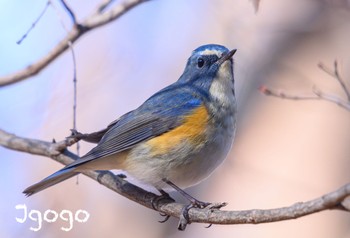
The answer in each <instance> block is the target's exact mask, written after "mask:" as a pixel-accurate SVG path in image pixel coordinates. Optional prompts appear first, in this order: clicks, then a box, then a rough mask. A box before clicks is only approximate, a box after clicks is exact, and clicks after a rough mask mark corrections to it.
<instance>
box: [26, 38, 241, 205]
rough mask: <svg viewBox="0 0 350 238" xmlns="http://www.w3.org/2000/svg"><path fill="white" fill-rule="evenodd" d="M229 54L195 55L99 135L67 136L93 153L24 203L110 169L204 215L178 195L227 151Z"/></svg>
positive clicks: (205, 48) (212, 50) (216, 49)
mask: <svg viewBox="0 0 350 238" xmlns="http://www.w3.org/2000/svg"><path fill="white" fill-rule="evenodd" d="M235 52H236V49H233V50H228V48H226V47H225V46H222V45H218V44H207V45H202V46H200V47H198V48H196V49H195V50H194V51H193V52H192V54H191V56H190V57H189V58H188V60H187V64H186V66H185V70H184V72H183V73H182V75H181V76H180V78H179V79H178V80H177V81H175V82H174V83H172V84H170V85H169V86H167V87H165V88H163V89H161V90H160V91H158V92H157V93H155V94H154V95H153V96H151V97H150V98H149V99H147V100H146V101H145V102H144V103H143V104H141V105H140V106H139V107H138V108H136V109H135V110H132V111H130V112H128V113H126V114H124V115H123V116H121V117H119V118H118V119H117V120H115V121H113V122H112V123H110V124H109V125H108V126H107V127H106V128H105V129H102V130H100V131H97V132H93V133H86V134H83V133H80V132H77V131H75V133H73V135H72V136H73V137H75V138H77V139H82V140H85V141H87V142H93V143H97V145H96V146H95V147H94V148H92V149H91V150H90V151H89V152H88V153H87V154H85V155H84V156H82V157H81V158H79V159H77V160H76V161H74V162H72V163H71V164H69V165H67V166H65V167H64V168H62V169H60V170H58V171H57V172H55V173H53V174H52V175H50V176H48V177H46V178H44V179H43V180H42V181H40V182H38V183H36V184H34V185H32V186H30V187H28V188H27V189H25V190H24V191H23V193H24V194H26V195H27V196H31V195H33V194H35V193H38V192H39V191H42V190H44V189H46V188H49V187H51V186H53V185H56V184H58V183H60V182H62V181H64V180H66V179H68V178H71V177H73V176H75V175H77V174H79V173H81V172H84V171H89V170H112V169H118V170H122V171H126V172H127V173H128V175H130V176H131V177H133V178H135V179H137V180H139V181H141V182H143V183H145V184H148V185H151V186H153V187H154V188H156V189H157V190H158V191H159V192H160V193H161V194H163V195H164V194H167V192H165V190H169V188H170V189H172V190H176V191H178V192H180V193H181V194H182V195H184V196H185V197H186V198H188V199H189V200H190V202H191V206H189V207H188V208H191V207H193V206H195V207H206V206H207V205H208V204H209V203H204V202H201V201H199V200H196V199H195V198H193V197H192V196H190V195H189V194H187V193H186V192H185V191H183V189H185V188H188V187H191V186H194V185H196V184H198V183H200V182H201V181H203V180H204V179H206V178H207V177H209V175H210V174H211V173H212V172H213V171H214V170H215V169H216V168H217V167H218V166H219V165H220V164H221V163H222V162H223V161H224V159H225V158H226V157H227V154H228V152H229V151H230V149H231V146H232V144H233V140H234V136H235V131H236V116H237V106H236V98H235V89H234V72H233V64H234V62H233V55H234V54H235Z"/></svg>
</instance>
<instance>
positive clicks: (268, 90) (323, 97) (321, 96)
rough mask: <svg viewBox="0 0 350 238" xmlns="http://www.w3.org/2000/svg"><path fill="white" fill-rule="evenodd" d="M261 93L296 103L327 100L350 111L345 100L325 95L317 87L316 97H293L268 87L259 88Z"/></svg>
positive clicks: (314, 89) (349, 104)
mask: <svg viewBox="0 0 350 238" xmlns="http://www.w3.org/2000/svg"><path fill="white" fill-rule="evenodd" d="M259 91H260V92H262V93H263V94H265V95H267V96H273V97H277V98H282V99H288V100H296V101H298V100H325V101H329V102H331V103H335V104H337V105H338V106H340V107H342V108H344V109H346V110H349V111H350V103H348V102H345V101H344V100H342V99H340V98H338V97H336V96H333V95H328V94H325V93H323V92H321V91H320V90H318V89H316V88H315V87H314V88H313V92H314V94H315V96H301V95H291V94H287V93H285V92H283V91H280V90H274V89H271V88H267V87H266V86H261V87H260V88H259Z"/></svg>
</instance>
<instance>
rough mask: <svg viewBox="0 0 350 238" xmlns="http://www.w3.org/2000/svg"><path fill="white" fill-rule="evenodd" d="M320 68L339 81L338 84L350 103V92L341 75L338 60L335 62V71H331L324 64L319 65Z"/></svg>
mask: <svg viewBox="0 0 350 238" xmlns="http://www.w3.org/2000/svg"><path fill="white" fill-rule="evenodd" d="M318 67H319V68H320V69H322V70H323V71H324V72H326V73H327V74H329V75H330V76H332V77H333V78H335V79H336V80H337V81H338V83H339V84H340V86H341V87H342V89H343V91H344V93H345V94H346V97H347V100H348V101H349V102H350V90H349V89H348V88H347V87H346V85H345V82H344V80H343V78H342V77H341V76H340V74H339V71H338V62H337V61H336V60H335V61H334V70H333V71H332V70H331V69H329V68H328V67H326V66H325V65H324V64H323V63H322V62H321V63H319V64H318Z"/></svg>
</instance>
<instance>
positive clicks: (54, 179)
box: [23, 168, 79, 197]
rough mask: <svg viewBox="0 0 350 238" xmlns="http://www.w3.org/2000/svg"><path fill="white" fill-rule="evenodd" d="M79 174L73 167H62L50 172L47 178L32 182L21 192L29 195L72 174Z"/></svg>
mask: <svg viewBox="0 0 350 238" xmlns="http://www.w3.org/2000/svg"><path fill="white" fill-rule="evenodd" d="M77 174H79V172H76V171H75V170H74V168H63V169H61V170H59V171H57V172H56V173H53V174H51V175H50V176H48V177H47V178H44V179H43V180H41V181H40V182H38V183H36V184H33V185H32V186H30V187H28V188H26V189H25V190H24V191H23V193H24V194H25V195H26V196H27V197H29V196H31V195H33V194H35V193H37V192H40V191H41V190H44V189H46V188H48V187H51V186H53V185H55V184H57V183H60V182H62V181H64V180H66V179H69V178H71V177H73V176H74V175H77Z"/></svg>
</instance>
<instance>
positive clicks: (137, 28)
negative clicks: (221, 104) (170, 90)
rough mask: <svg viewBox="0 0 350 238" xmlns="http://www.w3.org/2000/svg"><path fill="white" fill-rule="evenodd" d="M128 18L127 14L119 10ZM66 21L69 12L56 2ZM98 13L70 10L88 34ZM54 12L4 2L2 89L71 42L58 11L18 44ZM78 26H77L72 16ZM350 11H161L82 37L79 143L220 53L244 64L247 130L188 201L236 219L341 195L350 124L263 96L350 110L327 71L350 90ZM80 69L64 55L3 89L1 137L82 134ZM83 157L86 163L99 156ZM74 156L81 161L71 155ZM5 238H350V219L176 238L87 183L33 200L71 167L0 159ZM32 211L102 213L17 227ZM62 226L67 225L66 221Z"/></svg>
mask: <svg viewBox="0 0 350 238" xmlns="http://www.w3.org/2000/svg"><path fill="white" fill-rule="evenodd" d="M115 2H116V3H115V4H118V3H119V1H115ZM54 3H56V6H58V7H59V8H60V7H61V5H60V4H59V2H56V1H54ZM98 3H99V1H96V0H86V1H84V2H82V1H78V0H70V1H68V4H69V5H70V6H71V8H72V9H73V10H74V12H75V14H76V15H77V18H78V20H83V19H85V18H86V17H87V16H88V15H89V14H90V13H91V12H93V11H94V9H95V7H96V6H97V4H98ZM45 4H46V2H45V1H44V0H40V1H39V0H38V1H9V0H0V29H1V35H0V43H1V44H0V77H1V76H5V75H7V74H9V73H12V72H15V71H16V70H19V69H22V68H24V67H26V66H28V65H29V64H31V63H33V62H35V61H37V60H38V59H40V58H41V57H43V56H44V55H45V54H47V53H48V52H49V51H50V49H51V48H52V47H53V46H55V45H56V44H57V43H58V42H59V41H60V40H61V39H62V38H63V37H64V36H65V34H66V32H65V30H64V29H63V28H62V26H61V24H60V19H59V17H58V16H57V13H56V12H55V10H54V9H52V8H49V9H48V11H47V12H46V13H45V14H44V16H43V18H42V19H41V20H40V22H39V23H38V24H37V25H36V27H35V28H34V30H33V31H32V32H31V33H30V34H29V36H28V37H27V38H26V39H25V40H24V41H23V43H22V44H21V45H17V44H16V41H17V40H19V39H20V38H21V36H22V35H23V34H24V33H25V32H26V31H27V30H28V28H29V27H30V26H31V24H32V23H33V21H34V20H35V19H36V18H37V17H38V15H39V14H40V12H41V11H42V9H43V8H44V6H45ZM59 11H60V14H61V15H63V16H64V22H65V24H66V25H67V26H68V27H70V26H71V22H70V19H69V17H68V16H67V14H66V12H64V10H62V9H61V10H59ZM349 37H350V2H349V1H346V0H333V1H331V0H301V1H288V0H279V1H277V0H263V1H261V2H260V7H259V11H258V12H257V13H255V10H254V7H253V5H252V2H250V1H248V0H245V1H241V0H217V1H210V0H158V1H150V2H147V3H145V4H142V5H140V6H138V7H136V8H135V9H133V10H131V11H130V12H128V13H127V14H126V15H124V16H123V17H121V18H120V19H119V20H117V21H115V22H113V23H111V24H108V25H107V26H105V27H102V28H99V29H97V30H94V31H93V32H90V33H88V34H87V35H85V36H83V37H82V38H81V39H80V40H78V42H76V44H75V45H74V49H75V53H76V58H77V59H76V61H77V76H78V111H77V123H78V130H80V131H82V132H92V131H96V130H99V129H102V128H105V126H106V125H107V124H109V123H110V122H111V121H113V120H115V119H116V118H118V117H119V116H121V115H122V114H124V113H126V112H128V111H129V110H132V109H134V108H136V107H137V106H139V105H140V104H141V103H142V102H143V101H144V100H145V99H147V98H148V97H149V96H151V95H152V94H153V93H155V92H156V91H158V90H159V89H161V88H162V87H164V86H166V85H168V84H170V83H172V82H174V81H176V80H177V79H178V77H179V76H180V75H181V73H182V71H183V69H184V66H185V63H186V60H187V58H188V57H189V55H190V54H191V51H192V50H193V49H195V48H196V47H198V46H199V45H203V44H208V43H216V44H223V45H225V46H227V47H228V48H230V49H232V48H237V49H238V52H237V54H236V55H235V57H234V58H235V76H236V94H237V100H238V112H239V116H238V130H237V135H236V140H235V143H234V146H233V148H232V150H231V153H230V154H229V156H228V158H227V160H226V161H225V162H224V164H223V165H222V166H220V167H219V168H218V169H217V170H216V171H215V172H214V173H213V174H212V176H211V177H210V178H209V179H207V180H206V181H205V182H203V183H201V184H200V185H198V186H196V187H193V188H191V189H188V192H189V193H190V194H192V195H193V196H195V197H197V198H198V199H200V200H203V201H225V202H228V206H227V207H226V209H228V210H244V209H253V208H260V209H267V208H276V207H281V206H288V205H291V204H293V203H295V202H299V201H306V200H310V199H313V198H316V197H319V196H321V195H322V194H325V193H327V192H330V191H333V190H335V189H337V188H338V187H340V186H342V185H343V184H345V183H348V182H349V181H350V173H349V166H350V148H349V141H350V123H349V122H350V112H349V111H346V110H344V109H342V108H340V107H338V106H336V105H335V104H331V103H329V102H325V101H288V100H283V99H280V98H271V97H267V96H264V95H262V94H261V93H260V92H259V91H258V87H259V86H261V85H267V86H268V87H270V88H273V89H278V90H281V91H283V92H286V93H289V94H294V95H311V93H312V86H313V85H317V87H318V88H319V89H321V90H323V91H325V92H328V93H331V94H334V95H339V96H344V95H343V92H342V90H341V88H340V87H339V85H338V84H337V83H336V81H335V80H334V79H333V78H331V77H330V76H328V75H327V74H325V73H324V72H322V71H321V70H320V69H319V68H317V63H319V62H323V63H324V64H326V65H328V66H329V67H330V68H332V64H333V61H334V60H335V59H337V60H338V61H339V68H340V73H341V75H342V76H343V78H344V79H345V80H346V81H347V83H348V87H349V84H350V71H349V67H348V66H349V63H350V44H349V39H350V38H349ZM72 78H73V64H72V58H71V53H70V52H69V51H67V52H65V53H64V54H63V55H61V56H60V57H59V58H58V59H56V60H55V61H54V62H53V63H51V64H50V65H49V66H48V67H46V68H45V70H43V71H42V72H41V73H40V74H38V75H37V76H35V77H32V78H30V79H28V80H25V81H23V82H20V83H17V84H14V85H11V86H7V87H2V88H0V127H1V128H2V129H5V130H6V131H8V132H11V133H15V134H17V135H20V136H24V137H30V138H37V139H40V140H47V141H51V140H52V139H53V138H55V139H56V140H62V139H64V138H65V137H66V136H68V135H69V133H70V131H69V129H71V128H72V115H73V109H72V103H73V84H72ZM92 146H93V145H92V144H88V143H81V154H84V153H86V152H87V151H88V150H89V149H91V148H92ZM71 150H72V151H74V152H75V149H74V148H71ZM0 157H1V163H2V166H1V167H2V169H1V179H0V186H1V189H2V193H1V197H0V211H1V212H0V237H78V236H79V237H104V236H106V237H110V236H118V237H140V236H142V237H203V238H204V237H259V238H260V237H285V238H288V237H318V238H328V237H339V238H343V237H344V238H345V237H350V215H349V213H345V212H340V211H325V212H321V213H318V214H314V215H310V216H306V217H303V218H300V219H297V220H291V221H283V222H278V223H271V224H260V225H222V226H220V225H213V226H212V227H211V228H209V229H206V228H205V224H191V225H189V226H188V227H187V229H186V231H184V232H179V231H177V229H176V227H177V222H178V220H177V219H175V218H171V219H170V220H169V221H168V222H166V223H164V224H160V223H158V222H157V221H158V220H162V217H161V216H160V215H159V214H158V213H157V212H154V211H152V210H150V209H147V208H144V207H143V206H141V205H139V204H136V203H134V202H132V201H130V200H127V199H126V198H124V197H122V196H120V195H118V194H116V193H114V192H112V191H110V190H108V189H107V188H105V187H103V186H101V185H99V184H98V183H96V182H95V181H93V180H91V179H89V178H86V177H85V176H79V185H77V184H76V182H77V179H76V178H74V179H70V180H68V181H66V182H64V183H61V184H59V185H58V186H55V187H53V188H50V189H48V190H45V191H44V192H41V193H39V194H37V195H35V196H33V197H30V198H25V196H24V195H23V194H22V191H23V190H24V188H26V187H28V186H29V185H31V184H33V183H35V182H38V181H39V180H41V179H42V178H44V177H46V176H47V175H49V174H51V173H52V172H54V171H56V170H58V169H60V168H62V165H61V164H59V163H57V162H55V161H53V160H51V159H49V158H46V157H40V156H33V155H30V154H25V153H20V152H15V151H10V150H7V149H4V148H2V147H0ZM18 204H26V206H27V208H28V209H29V210H33V209H34V210H39V211H41V212H42V214H43V213H44V212H45V211H46V210H47V209H51V210H55V211H57V212H60V211H61V210H63V209H66V210H70V211H72V212H75V211H77V210H79V209H83V210H86V211H88V212H89V213H90V219H89V220H88V222H87V223H78V222H74V227H73V229H72V230H71V231H69V232H64V231H62V230H61V227H62V226H64V227H66V226H67V223H66V222H62V221H60V222H59V221H57V222H55V223H47V222H43V224H42V228H41V230H40V231H38V232H33V231H31V230H29V228H30V227H31V226H32V227H36V226H37V223H36V222H33V221H30V220H29V219H27V221H26V222H25V223H18V222H16V220H15V217H22V216H23V212H21V211H20V210H16V209H15V206H16V205H18ZM59 220H60V219H59Z"/></svg>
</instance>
